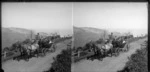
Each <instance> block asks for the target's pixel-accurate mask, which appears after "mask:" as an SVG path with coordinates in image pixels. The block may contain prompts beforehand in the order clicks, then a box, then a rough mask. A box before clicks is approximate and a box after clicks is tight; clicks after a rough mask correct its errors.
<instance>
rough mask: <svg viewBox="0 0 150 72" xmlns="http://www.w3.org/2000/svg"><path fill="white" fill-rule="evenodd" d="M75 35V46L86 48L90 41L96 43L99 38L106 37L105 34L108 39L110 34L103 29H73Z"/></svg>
mask: <svg viewBox="0 0 150 72" xmlns="http://www.w3.org/2000/svg"><path fill="white" fill-rule="evenodd" d="M73 31H74V32H73V33H74V46H75V47H79V46H84V45H85V44H86V43H87V42H89V41H90V40H92V41H96V40H98V39H99V38H103V37H104V32H106V38H107V35H108V32H107V31H105V30H101V29H96V28H89V27H81V28H79V27H73Z"/></svg>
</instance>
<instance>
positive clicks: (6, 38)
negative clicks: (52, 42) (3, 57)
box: [2, 28, 31, 48]
mask: <svg viewBox="0 0 150 72" xmlns="http://www.w3.org/2000/svg"><path fill="white" fill-rule="evenodd" d="M30 32H31V31H30V30H27V29H21V28H2V48H4V47H7V46H11V45H12V44H13V43H15V42H17V41H22V40H24V39H26V38H29V36H30Z"/></svg>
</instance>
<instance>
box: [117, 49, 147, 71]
mask: <svg viewBox="0 0 150 72" xmlns="http://www.w3.org/2000/svg"><path fill="white" fill-rule="evenodd" d="M147 49H148V48H147V47H146V48H143V49H140V50H137V51H136V53H135V54H132V55H131V57H129V61H128V62H127V63H126V66H125V67H124V69H123V70H121V71H118V72H148V67H147V66H148V65H147V63H148V59H147V56H148V51H147Z"/></svg>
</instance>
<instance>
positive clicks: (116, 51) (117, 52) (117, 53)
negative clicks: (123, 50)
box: [115, 48, 120, 57]
mask: <svg viewBox="0 0 150 72" xmlns="http://www.w3.org/2000/svg"><path fill="white" fill-rule="evenodd" d="M119 52H120V50H119V48H116V50H115V57H117V56H119Z"/></svg>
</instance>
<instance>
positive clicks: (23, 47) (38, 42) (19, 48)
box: [2, 36, 59, 61]
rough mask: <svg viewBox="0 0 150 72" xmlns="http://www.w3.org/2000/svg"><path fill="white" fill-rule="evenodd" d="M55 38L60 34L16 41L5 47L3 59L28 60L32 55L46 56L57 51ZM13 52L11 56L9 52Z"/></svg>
mask: <svg viewBox="0 0 150 72" xmlns="http://www.w3.org/2000/svg"><path fill="white" fill-rule="evenodd" d="M55 38H59V36H57V37H54V36H51V37H50V36H49V37H46V38H43V39H34V40H30V39H26V40H25V41H23V42H16V43H15V44H13V45H12V46H11V47H10V48H4V49H3V52H2V55H3V56H2V59H3V60H6V59H11V58H13V59H14V60H18V61H19V60H21V59H24V60H26V61H28V60H29V58H32V57H39V56H45V54H46V53H48V52H55V48H56V44H55V43H54V42H53V40H54V39H55ZM10 53H11V56H10V55H9V56H8V54H10Z"/></svg>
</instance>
